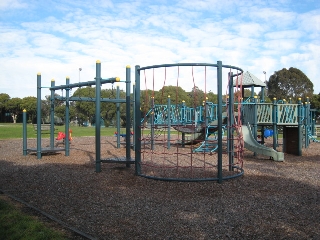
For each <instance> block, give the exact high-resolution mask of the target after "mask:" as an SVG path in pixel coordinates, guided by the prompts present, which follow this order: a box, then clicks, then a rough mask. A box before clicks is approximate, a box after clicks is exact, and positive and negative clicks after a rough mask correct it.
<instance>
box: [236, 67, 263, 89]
mask: <svg viewBox="0 0 320 240" xmlns="http://www.w3.org/2000/svg"><path fill="white" fill-rule="evenodd" d="M235 82H236V79H235V78H234V79H233V86H235ZM242 86H243V87H252V86H254V87H266V84H265V83H264V82H262V81H261V80H260V79H259V78H257V77H256V76H255V75H253V74H252V73H250V72H248V71H246V72H245V73H244V74H243V79H242Z"/></svg>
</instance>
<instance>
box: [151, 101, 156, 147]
mask: <svg viewBox="0 0 320 240" xmlns="http://www.w3.org/2000/svg"><path fill="white" fill-rule="evenodd" d="M151 109H152V112H151V133H150V135H151V136H150V138H151V150H154V128H155V124H154V120H155V117H154V97H151Z"/></svg>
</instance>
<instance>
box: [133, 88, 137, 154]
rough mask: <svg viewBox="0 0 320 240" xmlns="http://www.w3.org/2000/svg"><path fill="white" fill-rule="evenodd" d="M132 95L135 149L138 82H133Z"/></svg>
mask: <svg viewBox="0 0 320 240" xmlns="http://www.w3.org/2000/svg"><path fill="white" fill-rule="evenodd" d="M132 88H133V89H132V92H133V93H132V95H133V102H132V112H133V125H132V126H133V138H132V145H133V151H135V150H136V139H135V136H136V132H135V130H134V128H135V126H136V104H135V103H136V84H135V83H133V87H132Z"/></svg>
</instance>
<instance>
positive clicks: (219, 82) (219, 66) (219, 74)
mask: <svg viewBox="0 0 320 240" xmlns="http://www.w3.org/2000/svg"><path fill="white" fill-rule="evenodd" d="M217 89H218V183H222V94H223V93H222V62H221V61H217Z"/></svg>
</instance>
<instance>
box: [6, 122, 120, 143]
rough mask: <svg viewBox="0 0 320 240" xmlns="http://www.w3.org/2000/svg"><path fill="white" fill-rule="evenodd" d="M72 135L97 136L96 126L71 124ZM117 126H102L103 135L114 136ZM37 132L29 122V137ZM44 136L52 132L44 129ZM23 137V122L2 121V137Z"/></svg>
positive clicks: (34, 135)
mask: <svg viewBox="0 0 320 240" xmlns="http://www.w3.org/2000/svg"><path fill="white" fill-rule="evenodd" d="M55 129H56V130H55V132H54V135H55V136H57V134H58V132H64V131H65V126H55ZM70 129H71V130H72V137H83V136H95V127H79V126H70ZM116 130H117V129H116V128H104V127H103V128H101V136H113V135H114V133H115V132H116ZM125 131H126V130H125V128H121V130H120V133H125ZM36 137H37V132H36V131H35V130H34V127H33V124H27V138H36ZM41 137H42V138H49V137H50V132H49V131H43V132H42V134H41ZM12 138H22V123H16V124H14V123H0V139H12Z"/></svg>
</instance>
